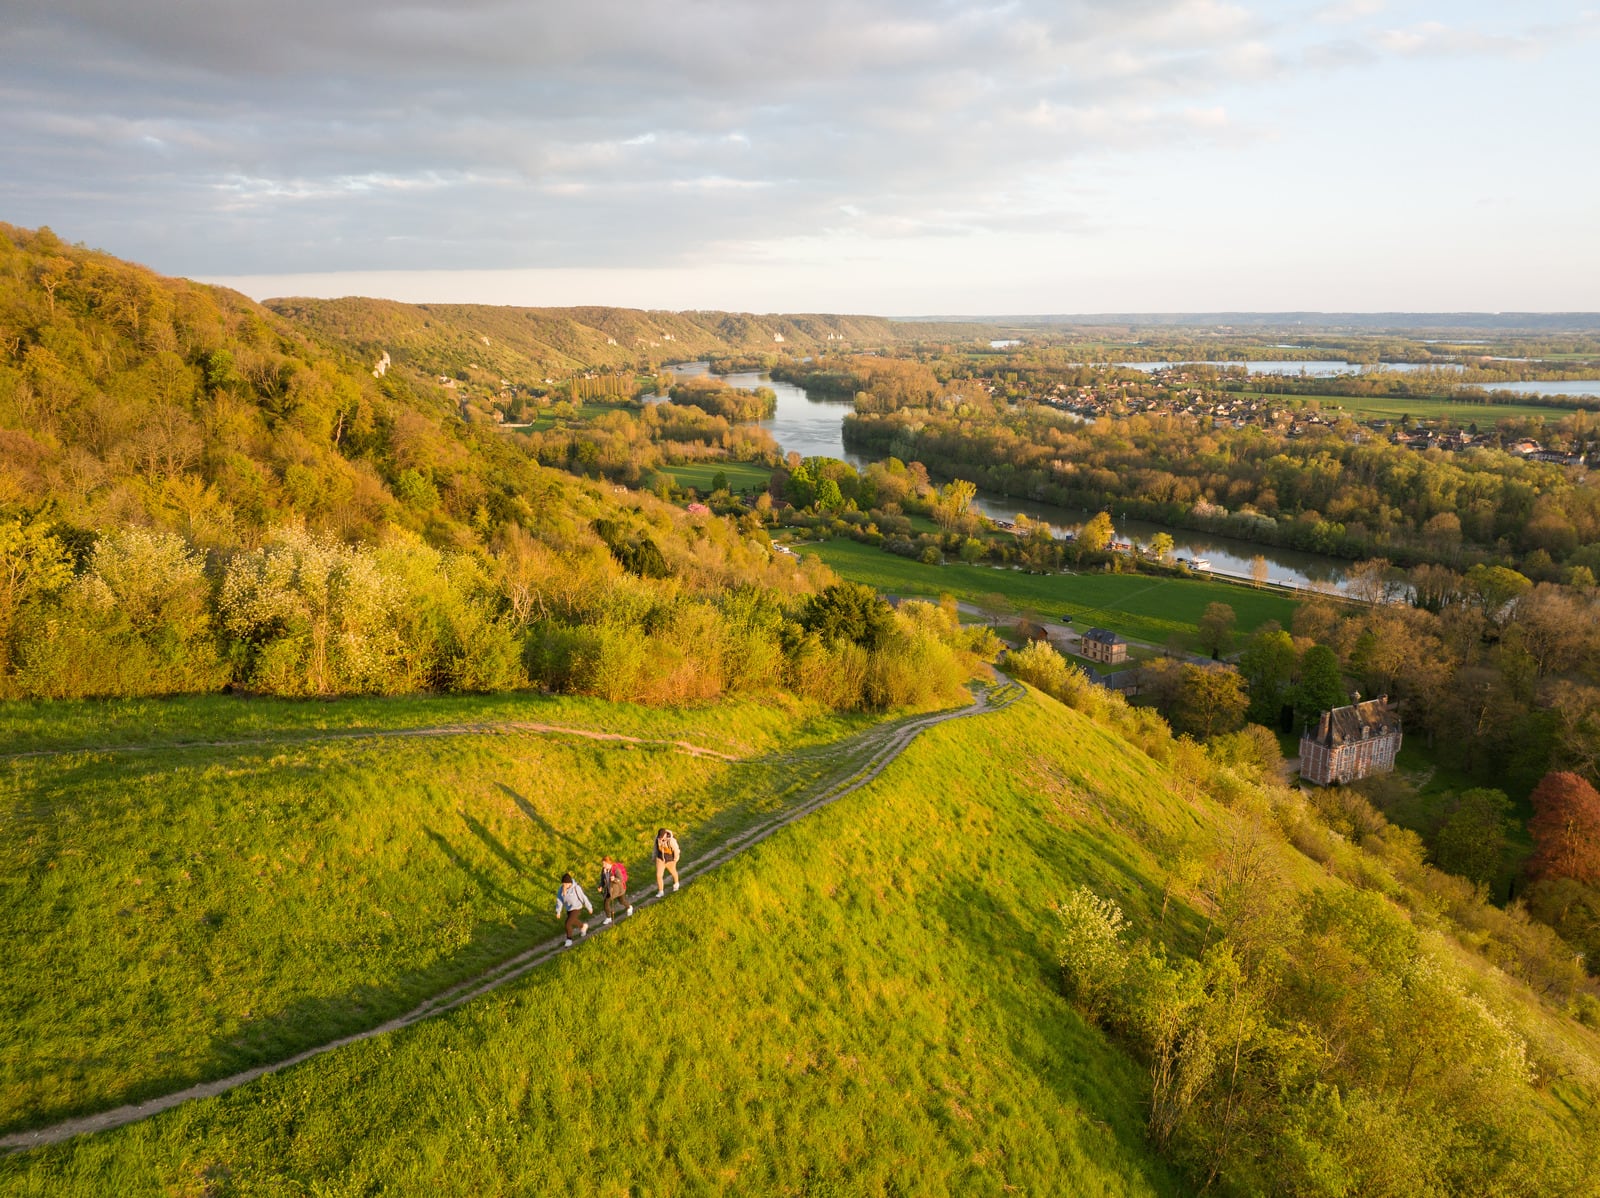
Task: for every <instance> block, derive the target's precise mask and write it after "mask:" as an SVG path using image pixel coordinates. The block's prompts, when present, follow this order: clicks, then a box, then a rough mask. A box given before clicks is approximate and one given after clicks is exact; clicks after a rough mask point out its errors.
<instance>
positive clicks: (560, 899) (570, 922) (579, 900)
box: [556, 874, 594, 948]
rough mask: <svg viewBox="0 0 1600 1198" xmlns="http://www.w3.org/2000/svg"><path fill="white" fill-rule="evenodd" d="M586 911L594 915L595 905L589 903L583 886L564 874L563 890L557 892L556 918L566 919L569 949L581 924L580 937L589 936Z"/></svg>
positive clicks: (567, 945)
mask: <svg viewBox="0 0 1600 1198" xmlns="http://www.w3.org/2000/svg"><path fill="white" fill-rule="evenodd" d="M586 910H587V911H588V912H589V914H590V915H593V914H594V904H593V903H591V902H590V901H589V896H588V895H587V894H585V893H584V892H583V887H582V886H579V885H578V884H577V883H576V882H574V881H573V880H572V875H571V874H562V875H561V889H560V890H559V891H557V892H556V918H557V919H560V918H562V917H563V916H565V917H566V921H567V943H566V947H567V948H571V947H572V929H573V928H575V927H578V926H579V925H580V924H581V925H582V927H581V928H580V930H579V932H578V935H579V936H587V935H588V934H589V925H588V924H587V923H585V922H584V919H583V912H584V911H586Z"/></svg>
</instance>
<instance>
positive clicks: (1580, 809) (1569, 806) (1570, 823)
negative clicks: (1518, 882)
mask: <svg viewBox="0 0 1600 1198" xmlns="http://www.w3.org/2000/svg"><path fill="white" fill-rule="evenodd" d="M1528 799H1529V802H1530V803H1532V805H1533V818H1532V819H1531V820H1529V821H1528V832H1529V833H1530V834H1531V835H1532V837H1533V856H1532V857H1530V858H1529V859H1528V873H1529V875H1530V876H1531V877H1534V878H1572V879H1573V880H1574V881H1578V882H1587V883H1590V884H1593V883H1596V882H1600V794H1597V793H1596V792H1595V789H1594V787H1592V786H1590V785H1589V784H1588V783H1587V782H1585V781H1584V780H1583V779H1582V778H1580V777H1578V775H1577V774H1570V773H1567V772H1565V771H1560V772H1556V773H1550V774H1546V775H1545V776H1544V778H1543V779H1541V780H1540V782H1539V785H1538V786H1536V787H1534V788H1533V794H1531V795H1530V796H1528Z"/></svg>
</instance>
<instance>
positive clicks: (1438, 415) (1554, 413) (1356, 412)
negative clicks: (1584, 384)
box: [1258, 387, 1600, 429]
mask: <svg viewBox="0 0 1600 1198" xmlns="http://www.w3.org/2000/svg"><path fill="white" fill-rule="evenodd" d="M1489 390H1493V387H1490V388H1489ZM1258 394H1259V393H1258ZM1265 398H1269V399H1281V400H1284V401H1286V402H1287V403H1289V404H1303V403H1305V402H1307V401H1308V400H1311V399H1316V400H1318V401H1319V402H1320V403H1321V406H1322V409H1323V411H1329V410H1332V409H1335V408H1338V409H1342V410H1343V411H1344V412H1345V413H1346V414H1348V415H1349V416H1350V418H1351V419H1353V420H1380V419H1381V420H1399V419H1400V418H1401V417H1402V416H1410V417H1411V418H1412V419H1413V420H1445V419H1448V420H1450V421H1452V422H1453V423H1455V424H1458V425H1461V426H1462V427H1465V426H1466V425H1468V424H1471V423H1472V422H1473V421H1476V422H1477V423H1478V426H1479V427H1480V428H1483V429H1492V428H1494V422H1495V421H1496V420H1503V419H1506V418H1516V419H1527V418H1529V417H1533V416H1540V417H1543V418H1544V419H1545V420H1550V421H1555V420H1560V419H1561V418H1562V417H1563V416H1566V415H1569V414H1570V413H1571V412H1572V411H1573V409H1571V408H1558V407H1553V406H1551V405H1550V404H1533V403H1493V404H1491V403H1471V402H1463V401H1461V400H1453V399H1446V398H1444V397H1442V396H1427V397H1418V396H1385V395H1319V396H1311V395H1294V396H1280V395H1266V396H1265ZM1595 407H1597V408H1600V400H1597V401H1596V403H1595Z"/></svg>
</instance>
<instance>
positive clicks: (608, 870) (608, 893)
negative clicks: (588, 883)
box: [600, 857, 633, 923]
mask: <svg viewBox="0 0 1600 1198" xmlns="http://www.w3.org/2000/svg"><path fill="white" fill-rule="evenodd" d="M600 894H601V895H602V896H603V897H604V898H605V900H606V922H607V923H610V922H611V906H612V904H613V903H615V902H616V901H617V900H618V899H621V900H622V902H623V907H624V909H623V912H622V914H623V915H624V916H627V915H632V914H633V904H632V903H630V902H628V867H627V866H626V865H624V864H622V862H620V861H613V860H612V859H611V858H610V857H602V858H600Z"/></svg>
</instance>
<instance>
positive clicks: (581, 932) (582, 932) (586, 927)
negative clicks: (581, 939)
mask: <svg viewBox="0 0 1600 1198" xmlns="http://www.w3.org/2000/svg"><path fill="white" fill-rule="evenodd" d="M588 934H589V925H588V924H584V925H583V927H581V928H579V929H578V935H580V936H587V935H588Z"/></svg>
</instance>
